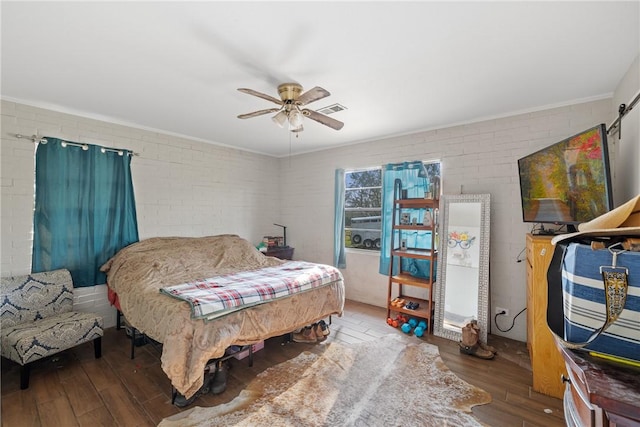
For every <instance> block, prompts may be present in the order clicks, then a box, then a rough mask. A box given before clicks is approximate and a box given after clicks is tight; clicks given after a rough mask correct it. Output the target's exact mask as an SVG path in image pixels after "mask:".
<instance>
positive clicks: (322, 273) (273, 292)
mask: <svg viewBox="0 0 640 427" xmlns="http://www.w3.org/2000/svg"><path fill="white" fill-rule="evenodd" d="M341 279H342V274H341V273H340V271H339V270H338V269H336V268H334V267H331V266H329V265H324V264H314V263H310V262H305V261H289V262H285V263H283V264H281V265H278V266H274V267H265V268H260V269H257V270H247V271H241V272H238V273H231V274H224V275H221V276H216V277H211V278H208V279H204V280H200V281H196V282H189V283H183V284H181V285H176V286H169V287H165V288H161V289H160V292H161V293H164V294H167V295H170V296H172V297H175V298H178V299H180V300H182V301H186V302H188V303H189V305H191V317H192V318H194V319H206V320H211V319H214V318H216V317H220V316H223V315H225V314H228V313H231V312H233V311H237V310H239V309H242V308H246V307H250V306H254V305H258V304H262V303H265V302H268V301H270V300H274V299H278V298H283V297H287V296H289V295H292V294H295V293H298V292H304V291H307V290H310V289H313V288H317V287H320V286H325V285H328V284H330V283H333V282H335V281H337V280H341Z"/></svg>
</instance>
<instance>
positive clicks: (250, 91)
mask: <svg viewBox="0 0 640 427" xmlns="http://www.w3.org/2000/svg"><path fill="white" fill-rule="evenodd" d="M238 90H239V91H240V92H242V93H247V94H249V95H253V96H257V97H258V98H262V99H266V100H267V101H271V102H273V103H275V104H278V105H282V101H281V100H279V99H278V98H274V97H273V96H271V95H267V94H266V93H262V92H258V91H255V90H253V89H247V88H244V87H241V88H239V89H238Z"/></svg>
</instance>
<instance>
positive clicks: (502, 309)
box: [496, 307, 509, 316]
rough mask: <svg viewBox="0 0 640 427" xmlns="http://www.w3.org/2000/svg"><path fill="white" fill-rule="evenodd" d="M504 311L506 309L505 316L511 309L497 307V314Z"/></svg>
mask: <svg viewBox="0 0 640 427" xmlns="http://www.w3.org/2000/svg"><path fill="white" fill-rule="evenodd" d="M503 311H504V314H503V316H509V309H508V308H502V307H496V314H500V313H502V312H503Z"/></svg>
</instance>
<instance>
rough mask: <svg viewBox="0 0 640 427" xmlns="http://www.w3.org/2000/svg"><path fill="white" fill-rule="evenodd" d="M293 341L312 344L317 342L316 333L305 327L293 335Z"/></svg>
mask: <svg viewBox="0 0 640 427" xmlns="http://www.w3.org/2000/svg"><path fill="white" fill-rule="evenodd" d="M293 341H294V342H299V343H307V344H313V343H315V342H317V341H318V337H316V333H315V332H314V330H313V328H312V327H310V326H305V327H304V328H302V330H300V332H294V333H293Z"/></svg>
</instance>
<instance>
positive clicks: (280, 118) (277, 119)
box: [271, 110, 287, 127]
mask: <svg viewBox="0 0 640 427" xmlns="http://www.w3.org/2000/svg"><path fill="white" fill-rule="evenodd" d="M271 120H273V122H274V123H275V124H277V125H278V126H280V127H284V124H285V123H286V122H287V113H285V112H284V110H280V111H278V114H276V115H275V116H273V117H272V118H271Z"/></svg>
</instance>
